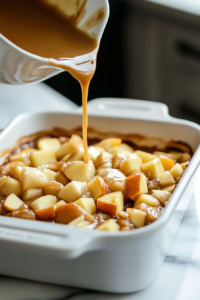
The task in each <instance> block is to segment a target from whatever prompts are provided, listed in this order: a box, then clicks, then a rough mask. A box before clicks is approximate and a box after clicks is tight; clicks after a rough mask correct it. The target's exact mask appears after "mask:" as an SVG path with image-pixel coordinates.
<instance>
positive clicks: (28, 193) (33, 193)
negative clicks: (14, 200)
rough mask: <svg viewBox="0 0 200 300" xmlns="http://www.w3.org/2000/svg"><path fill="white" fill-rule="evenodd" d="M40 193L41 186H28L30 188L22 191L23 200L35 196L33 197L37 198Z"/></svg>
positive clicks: (40, 195)
mask: <svg viewBox="0 0 200 300" xmlns="http://www.w3.org/2000/svg"><path fill="white" fill-rule="evenodd" d="M42 195H43V189H42V188H30V189H27V190H26V191H25V192H24V193H23V200H24V201H27V200H29V199H32V198H35V197H37V198H39V197H42Z"/></svg>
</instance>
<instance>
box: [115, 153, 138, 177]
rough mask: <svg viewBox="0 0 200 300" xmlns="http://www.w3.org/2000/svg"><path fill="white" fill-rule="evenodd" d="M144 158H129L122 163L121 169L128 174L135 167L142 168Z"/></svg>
mask: <svg viewBox="0 0 200 300" xmlns="http://www.w3.org/2000/svg"><path fill="white" fill-rule="evenodd" d="M141 165H142V160H141V158H140V157H136V158H129V159H127V160H126V161H124V162H123V163H122V164H121V167H120V171H121V172H122V173H124V174H125V175H126V176H128V175H129V174H130V173H131V172H133V171H134V170H135V169H140V167H141Z"/></svg>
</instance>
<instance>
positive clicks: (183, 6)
mask: <svg viewBox="0 0 200 300" xmlns="http://www.w3.org/2000/svg"><path fill="white" fill-rule="evenodd" d="M145 1H147V2H152V3H155V4H160V5H164V6H166V7H170V8H174V9H177V10H180V11H183V12H186V13H190V14H194V15H199V16H200V1H199V0H189V1H188V0H145Z"/></svg>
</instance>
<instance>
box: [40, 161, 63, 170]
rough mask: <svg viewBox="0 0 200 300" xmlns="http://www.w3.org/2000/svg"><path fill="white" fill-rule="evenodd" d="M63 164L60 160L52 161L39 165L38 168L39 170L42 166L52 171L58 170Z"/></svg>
mask: <svg viewBox="0 0 200 300" xmlns="http://www.w3.org/2000/svg"><path fill="white" fill-rule="evenodd" d="M63 164H64V163H63V162H61V161H52V162H49V163H47V164H45V165H41V166H39V167H38V169H39V170H40V169H42V168H46V169H49V170H52V171H54V172H58V171H59V170H60V168H62V166H63Z"/></svg>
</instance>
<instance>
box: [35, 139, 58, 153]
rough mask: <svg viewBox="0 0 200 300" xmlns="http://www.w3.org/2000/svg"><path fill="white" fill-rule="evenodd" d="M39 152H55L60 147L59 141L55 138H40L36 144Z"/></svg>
mask: <svg viewBox="0 0 200 300" xmlns="http://www.w3.org/2000/svg"><path fill="white" fill-rule="evenodd" d="M37 146H38V149H39V150H51V151H53V152H56V150H58V149H59V148H60V146H61V143H60V141H59V139H57V138H42V139H40V140H39V142H38V144H37Z"/></svg>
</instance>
